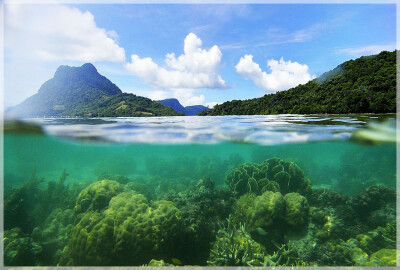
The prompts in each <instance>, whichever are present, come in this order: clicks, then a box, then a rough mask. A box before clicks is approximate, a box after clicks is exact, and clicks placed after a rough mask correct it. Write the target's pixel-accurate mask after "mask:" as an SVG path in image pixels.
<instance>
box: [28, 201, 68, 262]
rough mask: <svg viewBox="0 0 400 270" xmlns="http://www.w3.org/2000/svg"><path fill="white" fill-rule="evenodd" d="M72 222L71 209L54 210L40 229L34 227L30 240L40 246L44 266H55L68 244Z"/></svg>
mask: <svg viewBox="0 0 400 270" xmlns="http://www.w3.org/2000/svg"><path fill="white" fill-rule="evenodd" d="M73 221H74V211H73V210H72V209H66V210H62V209H60V208H56V209H54V210H53V212H51V214H50V215H49V216H48V217H47V219H46V220H45V222H44V224H43V226H42V228H41V227H36V228H35V229H34V230H33V232H32V238H33V240H34V241H35V242H37V243H39V244H40V245H41V246H42V256H41V257H42V258H43V260H44V261H43V262H42V263H44V264H45V265H56V264H57V262H58V260H59V259H60V256H61V254H62V251H63V248H64V247H65V246H66V245H67V244H68V241H69V238H70V233H71V230H72V226H73Z"/></svg>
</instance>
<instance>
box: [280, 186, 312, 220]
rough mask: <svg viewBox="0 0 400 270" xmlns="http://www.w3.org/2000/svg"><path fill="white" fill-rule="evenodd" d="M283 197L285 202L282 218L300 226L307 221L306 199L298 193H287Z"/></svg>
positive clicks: (307, 208)
mask: <svg viewBox="0 0 400 270" xmlns="http://www.w3.org/2000/svg"><path fill="white" fill-rule="evenodd" d="M283 199H284V200H285V203H286V213H285V216H284V219H285V221H286V223H287V224H289V225H292V226H300V225H303V224H305V223H306V222H307V221H308V212H309V206H308V202H307V199H306V198H305V197H303V196H301V195H300V194H298V193H288V194H286V195H285V196H284V197H283Z"/></svg>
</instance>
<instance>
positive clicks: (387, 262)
mask: <svg viewBox="0 0 400 270" xmlns="http://www.w3.org/2000/svg"><path fill="white" fill-rule="evenodd" d="M396 261H397V258H396V249H381V250H379V251H377V252H375V253H373V254H372V255H371V256H370V259H369V261H368V262H367V263H366V264H365V266H396Z"/></svg>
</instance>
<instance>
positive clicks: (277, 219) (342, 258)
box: [3, 156, 397, 267]
mask: <svg viewBox="0 0 400 270" xmlns="http://www.w3.org/2000/svg"><path fill="white" fill-rule="evenodd" d="M178 161H179V162H182V164H184V166H183V168H180V169H179V170H180V171H175V172H172V171H173V170H174V168H172V167H171V168H168V166H169V165H171V164H170V162H178ZM239 161H241V159H240V158H239V157H237V156H232V158H231V160H228V161H224V162H223V161H222V159H219V158H217V157H213V156H210V157H202V158H199V159H193V160H184V159H178V160H173V161H166V160H163V159H160V160H159V161H157V162H158V163H157V162H156V163H155V164H153V165H154V166H153V165H151V164H147V166H149V167H150V166H153V167H152V168H158V169H159V170H160V172H155V173H154V174H152V175H150V174H147V173H148V172H146V174H144V175H138V176H136V175H135V176H133V178H134V179H129V178H127V177H126V176H120V175H113V174H107V173H105V174H102V175H101V176H100V179H101V178H103V177H106V178H103V179H101V180H98V181H96V182H90V183H88V182H83V181H81V182H79V181H76V182H75V183H72V181H71V183H69V185H66V180H67V177H68V173H67V172H66V171H65V170H64V171H63V172H62V174H61V176H60V178H59V179H58V180H57V179H56V181H47V182H46V181H45V180H44V179H43V178H38V177H36V175H35V174H32V177H31V179H30V181H28V182H27V183H25V184H23V185H22V186H20V187H18V188H14V189H13V187H10V189H9V190H8V191H7V194H6V196H5V207H4V208H5V209H4V210H5V212H4V214H5V215H4V218H5V229H6V230H5V232H4V239H3V241H4V263H5V265H7V266H22V265H26V266H28V265H32V266H46V265H53V266H54V265H59V266H112V265H115V266H140V265H144V266H157V267H163V266H172V265H177V266H187V265H209V266H260V267H263V266H267V267H275V266H325V265H326V266H328V265H329V266H395V263H396V250H395V248H396V227H397V223H396V205H395V204H396V192H395V190H394V189H392V188H389V187H385V186H382V185H373V186H370V187H367V188H365V189H364V190H362V191H361V192H359V194H356V195H352V196H350V195H344V194H343V193H341V192H338V191H333V190H331V189H327V188H325V189H321V188H319V189H314V190H312V189H311V183H310V181H309V180H308V179H307V178H306V177H305V176H304V173H303V171H302V170H301V169H300V168H299V167H298V166H297V165H296V164H295V163H293V162H287V161H284V160H281V159H277V158H273V159H267V160H265V161H264V162H262V163H259V164H254V163H244V164H241V165H239V166H237V163H238V162H239ZM145 162H150V160H147V161H145ZM193 162H194V163H193ZM188 164H191V165H193V164H195V166H192V167H191V168H188V166H189V165H188ZM175 167H176V166H175ZM220 167H221V168H222V169H221V171H219V168H220ZM228 168H230V169H232V168H233V169H232V170H231V171H230V172H229V173H226V178H225V180H226V182H225V183H221V184H222V185H218V183H219V182H218V181H216V180H215V179H213V177H216V178H223V177H222V175H223V174H224V173H225V172H226V171H227V169H228ZM207 171H208V172H207ZM222 172H224V173H222ZM191 173H192V174H191ZM198 175H203V176H204V177H199V178H196V177H197V176H198ZM174 177H175V178H174ZM95 178H97V177H95ZM198 179H200V180H198Z"/></svg>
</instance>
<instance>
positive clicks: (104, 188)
mask: <svg viewBox="0 0 400 270" xmlns="http://www.w3.org/2000/svg"><path fill="white" fill-rule="evenodd" d="M121 191H122V188H121V185H120V184H119V183H118V182H116V181H112V180H101V181H97V182H94V183H92V184H91V185H89V186H88V187H87V188H85V189H84V190H82V191H81V193H79V196H78V200H77V202H76V205H75V212H76V213H77V214H79V213H82V212H85V211H87V210H95V211H96V210H102V209H104V208H106V207H107V206H108V203H109V202H110V200H111V198H112V197H114V196H116V195H117V194H118V193H120V192H121Z"/></svg>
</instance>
